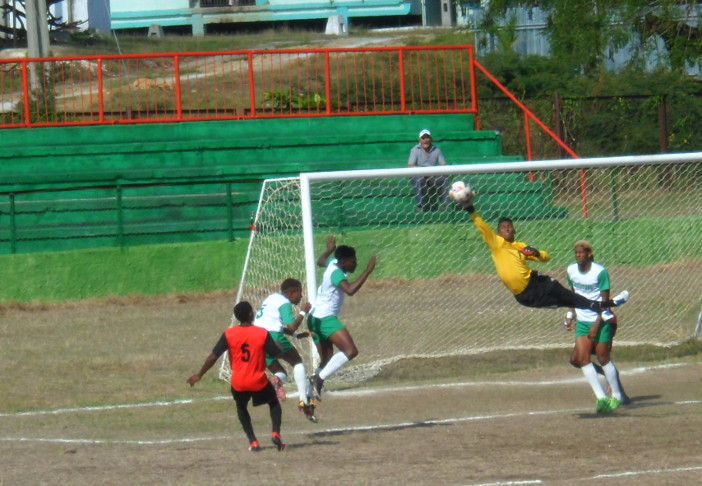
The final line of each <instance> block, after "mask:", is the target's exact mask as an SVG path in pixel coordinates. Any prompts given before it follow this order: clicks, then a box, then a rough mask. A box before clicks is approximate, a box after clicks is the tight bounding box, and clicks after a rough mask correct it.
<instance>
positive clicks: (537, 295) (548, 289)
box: [514, 272, 561, 307]
mask: <svg viewBox="0 0 702 486" xmlns="http://www.w3.org/2000/svg"><path fill="white" fill-rule="evenodd" d="M556 285H561V284H559V283H558V281H557V280H555V279H552V278H551V277H548V276H546V275H539V274H538V273H536V272H532V273H531V278H530V279H529V283H528V284H527V287H526V288H525V289H524V290H523V291H522V292H521V293H519V294H517V295H515V296H514V298H515V299H517V302H519V303H520V304H522V305H524V306H527V307H559V306H561V302H559V300H558V299H557V298H556V297H555V296H554V295H553V290H554V287H555V286H556Z"/></svg>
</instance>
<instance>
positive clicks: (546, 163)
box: [242, 152, 702, 337]
mask: <svg viewBox="0 0 702 486" xmlns="http://www.w3.org/2000/svg"><path fill="white" fill-rule="evenodd" d="M700 161H702V152H688V153H680V154H654V155H627V156H618V157H593V158H578V159H551V160H540V161H528V162H488V163H480V164H466V165H442V166H434V167H407V168H397V169H366V170H347V171H327V172H303V173H301V174H300V199H301V206H302V231H303V240H304V250H305V271H306V278H307V296H308V299H309V301H310V302H314V301H315V299H316V297H317V273H316V258H315V250H314V226H313V214H312V191H311V184H312V183H313V182H319V181H336V180H339V181H341V180H360V179H378V178H382V177H417V176H434V175H456V174H461V175H470V174H483V173H489V172H525V171H530V170H558V169H582V170H584V169H594V168H602V167H614V166H645V165H660V164H663V163H668V164H676V165H677V164H688V163H693V162H700ZM242 280H243V279H242ZM701 328H702V309H700V316H699V318H698V322H697V326H696V330H695V337H699V335H700V330H701Z"/></svg>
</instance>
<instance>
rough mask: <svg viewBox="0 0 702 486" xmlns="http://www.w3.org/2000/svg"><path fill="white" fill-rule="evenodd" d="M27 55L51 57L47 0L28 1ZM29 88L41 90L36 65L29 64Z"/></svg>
mask: <svg viewBox="0 0 702 486" xmlns="http://www.w3.org/2000/svg"><path fill="white" fill-rule="evenodd" d="M25 8H26V10H27V11H26V13H27V54H28V56H29V57H49V22H48V21H47V20H46V14H47V12H46V0H26V1H25ZM29 83H30V84H29V87H30V89H31V90H32V92H35V93H36V92H37V91H38V90H39V89H40V88H41V86H42V85H41V83H39V77H38V74H37V66H36V63H30V64H29Z"/></svg>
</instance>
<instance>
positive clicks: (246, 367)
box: [188, 301, 285, 451]
mask: <svg viewBox="0 0 702 486" xmlns="http://www.w3.org/2000/svg"><path fill="white" fill-rule="evenodd" d="M234 317H235V318H236V320H237V321H239V325H238V326H232V327H230V328H229V329H227V330H226V331H224V333H222V336H221V337H220V338H219V341H217V344H215V347H214V348H213V349H212V352H211V353H210V355H209V356H207V358H205V362H204V363H203V364H202V367H201V368H200V371H198V372H197V373H195V374H194V375H193V376H191V377H190V378H188V384H189V385H190V386H193V385H194V384H195V383H197V382H198V381H200V380H201V379H202V375H204V374H205V373H207V371H208V370H209V369H210V368H212V366H213V365H214V364H215V363H216V362H217V360H218V359H219V357H220V356H221V355H222V354H224V352H225V351H228V352H229V362H230V363H231V366H232V379H231V386H232V396H233V397H234V402H235V403H236V413H237V416H238V417H239V422H240V423H241V426H242V428H243V429H244V432H245V433H246V437H248V439H249V450H250V451H259V450H261V446H260V444H259V443H258V440H257V439H256V435H255V434H254V430H253V425H251V416H250V415H249V410H248V403H249V400H251V401H252V402H253V406H254V407H256V406H259V405H263V404H264V403H267V404H268V406H269V407H270V413H271V422H272V429H273V432H272V436H271V440H272V441H273V444H274V445H275V446H276V447H277V448H278V450H279V451H282V450H283V449H284V448H285V442H283V440H282V439H281V438H280V426H281V424H282V421H283V410H282V408H281V407H280V402H279V401H278V397H277V396H276V393H275V390H274V389H273V385H271V382H270V381H268V376H267V375H266V353H268V354H270V355H272V356H276V357H278V356H280V355H281V354H282V350H281V349H280V348H279V347H278V345H277V344H276V343H275V341H273V338H271V336H270V334H268V331H267V330H265V329H264V328H262V327H257V326H254V325H253V320H254V310H253V307H251V304H249V303H248V302H246V301H243V302H239V303H238V304H237V305H236V306H234Z"/></svg>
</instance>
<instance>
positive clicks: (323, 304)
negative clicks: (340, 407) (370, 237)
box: [307, 236, 375, 400]
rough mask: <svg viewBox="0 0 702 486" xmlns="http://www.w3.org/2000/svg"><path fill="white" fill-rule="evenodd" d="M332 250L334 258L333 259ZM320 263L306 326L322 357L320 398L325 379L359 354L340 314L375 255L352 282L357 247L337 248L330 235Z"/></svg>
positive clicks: (317, 383)
mask: <svg viewBox="0 0 702 486" xmlns="http://www.w3.org/2000/svg"><path fill="white" fill-rule="evenodd" d="M332 253H334V258H331V259H330V258H329V257H330V256H331V254H332ZM317 265H319V266H320V267H326V268H325V270H324V275H323V276H322V283H321V285H320V286H319V289H318V290H317V298H316V299H315V302H314V307H313V308H312V311H311V312H310V316H309V318H308V320H307V326H308V327H309V330H310V331H312V333H313V334H312V338H313V339H314V342H315V344H316V345H317V350H318V351H319V355H320V357H321V364H320V369H319V370H318V371H317V372H315V374H314V375H313V376H312V379H311V384H312V391H313V392H314V395H315V398H316V399H317V400H321V394H322V385H323V384H324V380H326V379H327V378H329V376H331V375H332V374H333V373H335V372H336V371H338V370H339V369H340V368H341V367H342V366H344V365H345V364H346V363H347V362H348V361H350V360H352V359H353V358H355V357H356V356H357V355H358V349H356V345H355V344H354V342H353V338H352V337H351V334H350V333H349V330H348V329H347V328H346V326H344V324H342V323H341V321H340V320H339V319H338V317H337V316H338V315H339V312H340V311H341V307H342V305H343V304H344V297H345V296H346V295H354V294H355V293H356V292H358V290H359V289H360V288H361V286H363V283H364V282H365V281H366V279H367V278H368V276H369V275H370V274H371V272H373V269H374V268H375V256H372V257H371V258H370V260H369V261H368V266H366V269H365V270H364V271H363V273H361V275H359V277H358V278H357V279H356V280H354V281H353V282H349V281H348V279H347V275H348V274H349V273H353V272H354V271H355V270H356V266H357V265H358V261H357V260H356V250H355V249H354V248H353V247H350V246H346V245H341V246H338V247H337V246H336V238H334V236H329V237H327V249H326V251H325V252H324V253H322V254H321V255H320V256H319V258H317ZM334 346H336V347H337V348H338V349H339V351H338V352H337V353H336V354H334Z"/></svg>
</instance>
